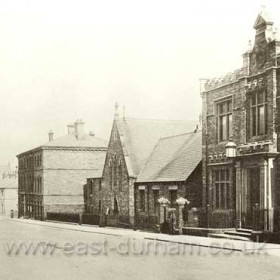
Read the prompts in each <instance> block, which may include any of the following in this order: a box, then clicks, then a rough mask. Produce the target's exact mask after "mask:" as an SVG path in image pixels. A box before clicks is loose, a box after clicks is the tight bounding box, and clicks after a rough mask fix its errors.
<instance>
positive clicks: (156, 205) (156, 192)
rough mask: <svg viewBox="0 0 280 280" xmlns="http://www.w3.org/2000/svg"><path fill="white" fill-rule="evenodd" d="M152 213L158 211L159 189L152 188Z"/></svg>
mask: <svg viewBox="0 0 280 280" xmlns="http://www.w3.org/2000/svg"><path fill="white" fill-rule="evenodd" d="M153 193H154V213H157V212H158V199H159V190H154V191H153Z"/></svg>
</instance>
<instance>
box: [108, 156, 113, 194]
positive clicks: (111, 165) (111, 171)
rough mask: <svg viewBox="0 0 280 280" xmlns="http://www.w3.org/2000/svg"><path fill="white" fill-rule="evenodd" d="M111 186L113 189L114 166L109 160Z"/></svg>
mask: <svg viewBox="0 0 280 280" xmlns="http://www.w3.org/2000/svg"><path fill="white" fill-rule="evenodd" d="M108 165H109V172H108V173H109V174H108V175H109V186H110V188H111V189H112V188H113V164H112V160H111V159H110V160H109V164H108Z"/></svg>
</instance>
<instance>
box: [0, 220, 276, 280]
mask: <svg viewBox="0 0 280 280" xmlns="http://www.w3.org/2000/svg"><path fill="white" fill-rule="evenodd" d="M126 241H127V242H126ZM245 244H246V243H241V242H234V241H230V240H224V239H223V240H218V239H212V238H205V237H196V236H169V235H165V234H157V233H149V232H141V231H133V230H129V229H119V228H108V227H106V228H99V227H97V226H84V225H81V226H80V225H76V224H63V223H55V222H48V221H47V222H41V221H34V220H21V219H7V218H6V219H1V218H0V260H1V262H0V280H25V279H29V280H38V279H40V280H49V279H58V280H59V279H71V280H76V279H77V280H78V279H83V280H87V279H89V280H91V279H98V280H99V279H101V280H102V279H104V280H108V279H114V280H118V279H120V280H130V279H135V280H138V279H139V280H142V279H145V280H156V279H161V280H170V279H174V280H177V279H178V280H183V279H184V280H201V279H207V280H216V279H223V280H236V279H246V280H256V279H262V280H271V279H278V278H279V272H280V268H279V255H277V256H276V255H273V254H274V252H279V250H278V249H279V246H277V248H276V247H271V244H269V246H270V248H269V249H267V248H265V247H262V246H261V245H260V244H257V246H258V247H257V248H253V249H254V250H251V251H250V250H248V248H246V247H244V246H245ZM253 244H256V243H252V242H250V245H251V246H252V245H253ZM193 245H194V246H193ZM264 245H266V244H264ZM229 246H235V248H233V249H234V250H231V249H230V248H229ZM258 249H260V250H258Z"/></svg>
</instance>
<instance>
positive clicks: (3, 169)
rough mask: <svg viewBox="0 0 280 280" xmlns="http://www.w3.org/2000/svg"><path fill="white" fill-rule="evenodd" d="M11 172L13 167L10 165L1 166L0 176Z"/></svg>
mask: <svg viewBox="0 0 280 280" xmlns="http://www.w3.org/2000/svg"><path fill="white" fill-rule="evenodd" d="M10 171H11V166H10V164H7V165H0V176H2V174H4V173H9V172H10Z"/></svg>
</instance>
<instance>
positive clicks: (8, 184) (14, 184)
mask: <svg viewBox="0 0 280 280" xmlns="http://www.w3.org/2000/svg"><path fill="white" fill-rule="evenodd" d="M17 188H18V178H17V177H15V176H13V177H12V178H9V177H7V178H5V179H0V189H17Z"/></svg>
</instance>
